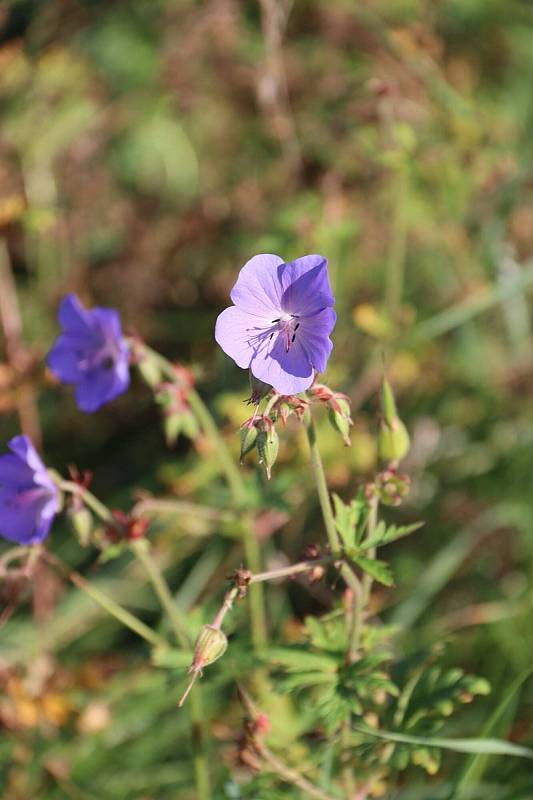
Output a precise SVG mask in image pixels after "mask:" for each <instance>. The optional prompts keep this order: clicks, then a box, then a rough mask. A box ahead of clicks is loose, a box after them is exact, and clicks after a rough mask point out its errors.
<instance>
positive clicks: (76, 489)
mask: <svg viewBox="0 0 533 800" xmlns="http://www.w3.org/2000/svg"><path fill="white" fill-rule="evenodd" d="M57 484H58V487H59V488H60V489H61V491H63V492H69V493H70V494H72V495H75V496H76V497H79V498H80V499H81V500H83V502H84V503H85V505H86V506H88V507H89V508H90V509H92V510H93V511H94V513H95V514H96V516H97V517H100V519H101V520H102V521H103V522H108V523H109V524H110V525H112V526H113V527H114V528H116V529H117V530H118V531H119V532H122V526H121V524H120V522H118V520H116V519H115V517H114V516H113V514H112V513H111V511H110V509H109V508H108V507H107V506H106V505H104V504H103V503H102V502H101V501H100V500H98V498H97V497H95V496H94V494H93V493H92V492H90V491H89V490H88V489H86V488H85V486H81V485H80V484H79V483H74V481H64V480H58V481H57Z"/></svg>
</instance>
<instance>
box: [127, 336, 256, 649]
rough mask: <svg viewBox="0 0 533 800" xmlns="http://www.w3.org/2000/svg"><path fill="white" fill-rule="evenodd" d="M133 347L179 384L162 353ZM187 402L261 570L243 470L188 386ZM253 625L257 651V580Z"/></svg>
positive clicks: (251, 560) (249, 554)
mask: <svg viewBox="0 0 533 800" xmlns="http://www.w3.org/2000/svg"><path fill="white" fill-rule="evenodd" d="M133 347H134V348H135V349H136V350H137V353H139V355H140V357H141V358H142V356H143V354H144V356H145V357H148V358H151V359H153V360H154V361H155V362H156V363H157V365H158V366H159V369H160V370H161V374H162V375H164V376H165V378H168V380H170V381H172V382H173V383H179V379H178V377H177V374H176V370H175V369H174V365H173V364H172V363H171V362H170V361H169V360H168V359H167V358H165V357H164V356H162V355H161V354H160V353H157V352H156V351H155V350H152V348H151V347H148V346H147V345H145V344H139V343H138V342H135V343H133ZM187 401H188V403H189V405H190V407H191V409H192V411H193V412H194V414H195V416H196V418H197V420H198V422H199V423H200V426H201V428H202V430H203V432H204V433H205V435H206V436H208V437H209V438H210V440H211V442H212V444H213V446H214V448H215V451H216V454H217V459H218V463H219V465H220V468H221V470H222V472H223V473H224V476H225V478H226V481H227V484H228V487H229V490H230V492H231V496H232V499H233V502H234V504H235V506H236V509H237V510H238V511H239V512H240V522H241V531H242V542H243V548H244V556H245V559H246V563H247V566H248V568H249V569H250V570H251V571H252V572H260V571H261V566H262V565H261V550H260V547H259V542H258V541H257V536H256V533H255V527H254V519H253V515H252V514H250V513H249V512H245V511H243V510H242V509H243V507H244V506H245V503H246V487H245V485H244V481H243V479H242V476H241V473H240V471H239V469H238V467H237V466H236V464H235V461H234V460H233V458H232V456H231V453H230V452H229V450H228V448H227V446H226V443H225V441H224V439H223V437H222V436H221V435H220V432H219V430H218V428H217V426H216V423H215V421H214V419H213V417H212V416H211V413H210V411H209V409H208V408H207V406H206V405H205V403H204V401H203V400H202V398H201V397H200V395H199V394H198V392H197V391H196V390H195V389H193V388H189V389H188V390H187ZM249 605H250V624H251V629H252V642H253V645H254V649H255V650H256V651H258V650H261V649H262V648H263V647H264V646H265V644H266V642H267V639H268V636H267V624H266V612H265V596H264V591H263V586H262V585H261V584H260V583H258V584H256V585H254V586H253V587H251V589H250V604H249Z"/></svg>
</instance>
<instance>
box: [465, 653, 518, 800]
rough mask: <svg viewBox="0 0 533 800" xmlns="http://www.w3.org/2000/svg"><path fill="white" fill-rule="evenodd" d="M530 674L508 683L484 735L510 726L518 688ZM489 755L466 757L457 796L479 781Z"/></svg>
mask: <svg viewBox="0 0 533 800" xmlns="http://www.w3.org/2000/svg"><path fill="white" fill-rule="evenodd" d="M532 675H533V669H527V670H526V671H525V672H523V673H522V674H521V675H519V676H518V677H517V678H516V679H515V680H514V681H513V682H512V683H511V684H510V686H509V687H508V688H507V691H506V692H505V693H504V695H503V697H502V699H501V701H500V702H499V703H498V705H497V706H496V708H495V709H494V711H493V712H492V714H491V715H490V717H489V719H488V720H487V722H486V724H485V726H484V728H483V731H482V733H483V735H484V736H490V735H492V734H494V733H495V732H497V731H498V732H501V731H503V730H507V729H508V728H509V727H510V723H511V721H512V719H513V717H514V714H515V712H516V707H517V703H518V697H519V692H520V689H521V688H522V686H523V685H524V683H525V682H526V681H527V680H529V678H531V676H532ZM489 755H490V754H488V753H476V754H475V755H473V756H471V758H469V759H468V761H467V763H466V765H465V768H464V770H463V772H462V774H461V776H460V777H459V780H458V782H457V783H456V786H455V791H456V793H457V797H460V796H461V795H462V790H463V789H465V788H466V787H469V786H472V785H476V784H478V783H480V781H481V778H482V777H483V774H484V772H485V770H486V769H487V766H488V762H489Z"/></svg>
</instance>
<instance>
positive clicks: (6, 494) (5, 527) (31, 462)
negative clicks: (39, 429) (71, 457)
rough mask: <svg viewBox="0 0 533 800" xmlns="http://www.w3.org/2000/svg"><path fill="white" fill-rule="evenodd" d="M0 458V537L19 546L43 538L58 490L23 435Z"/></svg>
mask: <svg viewBox="0 0 533 800" xmlns="http://www.w3.org/2000/svg"><path fill="white" fill-rule="evenodd" d="M8 446H9V449H10V450H11V453H12V454H13V455H11V454H4V455H0V536H3V537H4V539H9V541H11V542H18V543H19V544H36V543H37V542H42V541H43V539H46V537H47V536H48V534H49V532H50V527H51V525H52V522H53V521H54V517H55V515H56V514H57V512H58V511H59V506H60V502H59V498H60V494H59V489H58V488H57V486H56V485H55V483H54V482H53V480H52V478H51V477H50V475H49V474H48V471H47V469H46V467H45V465H44V464H43V462H42V461H41V459H40V458H39V456H38V454H37V451H36V450H35V448H34V446H33V445H32V443H31V442H30V440H29V439H28V437H27V436H15V437H14V438H13V439H11V441H10V442H9V445H8Z"/></svg>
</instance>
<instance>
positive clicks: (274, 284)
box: [230, 253, 283, 320]
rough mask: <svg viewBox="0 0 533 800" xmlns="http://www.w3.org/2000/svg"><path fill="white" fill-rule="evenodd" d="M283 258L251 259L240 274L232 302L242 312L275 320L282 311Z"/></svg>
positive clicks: (256, 257) (263, 255)
mask: <svg viewBox="0 0 533 800" xmlns="http://www.w3.org/2000/svg"><path fill="white" fill-rule="evenodd" d="M282 265H283V259H281V258H280V257H279V256H274V255H270V254H268V253H263V254H261V255H258V256H254V257H253V258H251V259H250V260H249V261H248V262H247V263H246V264H245V265H244V267H243V268H242V269H241V271H240V272H239V277H238V278H237V282H236V284H235V286H234V287H233V289H232V290H231V295H230V296H231V299H232V301H233V302H234V303H235V305H236V306H238V307H239V308H240V309H241V311H246V312H247V313H248V314H255V315H256V316H258V317H266V318H268V319H270V320H272V319H276V318H277V317H279V315H280V311H281V295H282V291H283V290H282V286H281V282H280V267H281V266H282Z"/></svg>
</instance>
